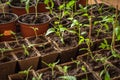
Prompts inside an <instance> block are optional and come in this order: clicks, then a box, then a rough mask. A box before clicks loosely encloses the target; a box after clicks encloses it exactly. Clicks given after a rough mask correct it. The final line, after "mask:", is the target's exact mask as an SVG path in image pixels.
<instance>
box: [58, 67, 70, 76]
mask: <svg viewBox="0 0 120 80" xmlns="http://www.w3.org/2000/svg"><path fill="white" fill-rule="evenodd" d="M56 67H57V68H58V70H59V71H60V72H62V73H63V74H64V76H68V69H69V67H70V66H63V67H61V66H59V65H57V66H56Z"/></svg>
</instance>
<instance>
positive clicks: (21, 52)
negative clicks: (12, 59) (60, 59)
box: [15, 49, 37, 60]
mask: <svg viewBox="0 0 120 80" xmlns="http://www.w3.org/2000/svg"><path fill="white" fill-rule="evenodd" d="M28 52H29V55H28V56H27V55H25V54H24V51H20V52H17V53H16V54H15V55H16V56H17V58H18V59H19V60H23V59H27V58H30V57H34V56H37V54H36V52H35V51H33V50H32V49H29V50H28Z"/></svg>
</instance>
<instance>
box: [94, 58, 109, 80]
mask: <svg viewBox="0 0 120 80" xmlns="http://www.w3.org/2000/svg"><path fill="white" fill-rule="evenodd" d="M109 58H110V57H108V58H107V57H101V58H100V59H96V61H100V62H102V63H103V65H104V69H103V70H102V71H101V72H100V76H101V77H102V76H103V75H104V80H111V79H110V74H109V73H108V70H107V68H108V67H109V66H110V64H109V63H108V61H107V60H108V59H109Z"/></svg>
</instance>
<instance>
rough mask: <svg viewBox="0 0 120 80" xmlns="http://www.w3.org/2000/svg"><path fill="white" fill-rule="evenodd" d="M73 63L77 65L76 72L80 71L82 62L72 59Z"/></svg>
mask: <svg viewBox="0 0 120 80" xmlns="http://www.w3.org/2000/svg"><path fill="white" fill-rule="evenodd" d="M72 62H74V63H75V64H76V69H77V70H76V71H78V70H79V65H80V61H78V60H73V59H72Z"/></svg>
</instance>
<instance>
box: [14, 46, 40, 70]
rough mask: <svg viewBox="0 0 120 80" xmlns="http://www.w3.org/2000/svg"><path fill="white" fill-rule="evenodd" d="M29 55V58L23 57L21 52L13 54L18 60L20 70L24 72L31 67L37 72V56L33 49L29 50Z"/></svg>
mask: <svg viewBox="0 0 120 80" xmlns="http://www.w3.org/2000/svg"><path fill="white" fill-rule="evenodd" d="M28 51H29V50H28ZM29 53H30V54H29V56H27V57H26V56H25V55H24V51H23V50H19V51H16V52H14V54H15V57H16V59H17V60H18V65H19V68H20V70H26V69H28V68H29V67H30V66H31V67H32V69H34V70H37V67H38V62H39V55H38V54H37V53H36V51H34V49H33V48H30V51H29ZM18 70H19V69H18Z"/></svg>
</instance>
